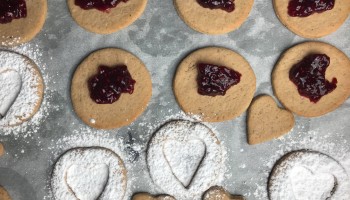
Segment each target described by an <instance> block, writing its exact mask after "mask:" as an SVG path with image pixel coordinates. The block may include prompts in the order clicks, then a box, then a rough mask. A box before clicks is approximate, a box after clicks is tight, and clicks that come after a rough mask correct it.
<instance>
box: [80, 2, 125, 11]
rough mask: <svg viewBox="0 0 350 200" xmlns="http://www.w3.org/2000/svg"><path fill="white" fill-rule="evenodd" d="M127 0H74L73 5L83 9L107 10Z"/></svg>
mask: <svg viewBox="0 0 350 200" xmlns="http://www.w3.org/2000/svg"><path fill="white" fill-rule="evenodd" d="M127 1H128V0H75V5H77V6H79V7H80V8H82V9H84V10H90V9H93V8H95V9H97V10H99V11H103V12H108V11H109V10H110V9H111V8H115V7H117V5H118V4H119V3H120V2H124V3H126V2H127Z"/></svg>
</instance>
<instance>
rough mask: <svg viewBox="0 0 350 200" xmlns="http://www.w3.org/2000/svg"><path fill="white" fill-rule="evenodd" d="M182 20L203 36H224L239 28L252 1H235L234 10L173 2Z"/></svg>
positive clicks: (191, 0)
mask: <svg viewBox="0 0 350 200" xmlns="http://www.w3.org/2000/svg"><path fill="white" fill-rule="evenodd" d="M174 4H175V8H176V10H177V12H178V14H179V16H180V17H181V18H182V20H183V21H184V22H185V23H186V24H187V25H188V26H190V27H191V28H193V29H194V30H196V31H198V32H201V33H205V34H224V33H228V32H230V31H233V30H235V29H237V28H238V27H240V26H241V24H242V23H243V22H244V21H245V20H246V19H247V17H248V15H249V13H250V10H251V9H252V7H253V4H254V0H235V7H236V8H235V10H234V11H233V12H230V13H229V12H226V11H224V10H222V9H213V10H211V9H209V8H204V7H202V6H201V5H200V4H199V3H198V2H197V0H187V1H184V0H174Z"/></svg>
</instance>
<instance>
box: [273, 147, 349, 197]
mask: <svg viewBox="0 0 350 200" xmlns="http://www.w3.org/2000/svg"><path fill="white" fill-rule="evenodd" d="M349 187H350V180H349V177H348V175H347V173H346V170H345V169H344V168H343V167H342V166H341V165H340V163H339V162H338V161H336V160H334V159H333V158H331V157H329V156H328V155H325V154H323V153H320V152H316V151H308V150H300V151H295V152H291V153H288V154H287V155H285V156H283V157H282V158H281V159H280V160H279V161H278V162H277V163H276V165H275V166H274V168H273V170H272V172H271V174H270V178H269V182H268V192H269V197H270V199H271V200H279V199H350V191H349V189H348V188H349Z"/></svg>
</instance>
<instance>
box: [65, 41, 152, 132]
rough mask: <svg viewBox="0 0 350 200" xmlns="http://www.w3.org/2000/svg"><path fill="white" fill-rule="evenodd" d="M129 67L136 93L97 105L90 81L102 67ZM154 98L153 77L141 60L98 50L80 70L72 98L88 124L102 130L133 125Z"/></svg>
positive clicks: (85, 61) (76, 72)
mask: <svg viewBox="0 0 350 200" xmlns="http://www.w3.org/2000/svg"><path fill="white" fill-rule="evenodd" d="M121 64H123V65H126V66H127V67H128V70H129V72H130V74H131V77H132V78H133V79H134V80H135V81H136V83H135V88H134V92H133V93H132V94H122V95H121V96H120V98H119V99H118V101H116V102H114V103H113V104H97V103H95V102H94V101H93V100H92V99H91V98H90V92H89V88H88V79H89V78H90V77H92V76H93V75H95V74H97V70H98V67H99V66H100V65H106V66H109V67H112V66H116V65H121ZM151 95H152V82H151V77H150V74H149V73H148V71H147V69H146V67H145V65H144V64H143V63H142V61H141V60H140V59H138V58H137V57H136V56H134V55H133V54H131V53H129V52H127V51H124V50H121V49H115V48H107V49H102V50H98V51H96V52H94V53H92V54H90V55H89V56H88V57H87V58H85V59H84V61H83V62H82V63H81V64H80V65H79V66H78V68H77V69H76V71H75V73H74V76H73V80H72V85H71V98H72V103H73V107H74V110H75V112H76V113H77V115H78V116H79V117H80V118H81V119H82V120H83V122H85V123H86V124H87V125H89V126H91V127H94V128H99V129H112V128H118V127H121V126H125V125H128V124H130V123H132V122H133V121H134V120H135V119H136V118H137V117H138V116H139V115H141V113H142V112H143V111H144V110H145V109H146V107H147V104H148V102H149V100H150V98H151Z"/></svg>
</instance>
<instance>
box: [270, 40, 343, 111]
mask: <svg viewBox="0 0 350 200" xmlns="http://www.w3.org/2000/svg"><path fill="white" fill-rule="evenodd" d="M313 53H321V54H327V55H328V56H329V57H330V65H329V67H328V68H327V71H326V79H327V80H332V78H333V77H335V78H337V80H338V83H337V88H336V89H335V90H333V91H332V92H330V93H329V94H327V95H325V96H323V97H322V98H321V99H320V100H319V101H318V102H317V103H313V102H311V101H310V100H309V99H308V98H306V97H303V96H300V94H299V92H298V89H297V86H296V85H295V84H294V83H293V82H292V81H290V79H289V71H290V69H291V68H292V67H293V66H294V65H295V64H297V63H299V62H300V61H301V60H302V59H303V58H304V57H305V56H307V55H309V54H313ZM349 76H350V60H349V58H348V57H347V56H346V55H345V54H344V53H343V52H341V51H340V50H339V49H337V48H336V47H333V46H331V45H329V44H325V43H321V42H305V43H302V44H299V45H296V46H294V47H292V48H291V49H289V50H287V51H286V52H285V53H284V54H283V55H282V56H281V58H280V60H279V61H278V63H277V65H276V66H275V69H274V70H273V72H272V85H273V88H274V92H275V95H276V96H277V98H278V99H279V100H280V101H281V103H282V104H283V105H284V106H285V107H286V108H287V109H288V110H290V111H292V112H294V113H295V114H297V115H301V116H305V117H317V116H321V115H324V114H326V113H328V112H331V111H333V110H335V109H336V108H338V107H339V106H340V105H341V104H342V103H343V102H344V101H345V100H346V99H347V98H348V97H349V96H350V79H349Z"/></svg>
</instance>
